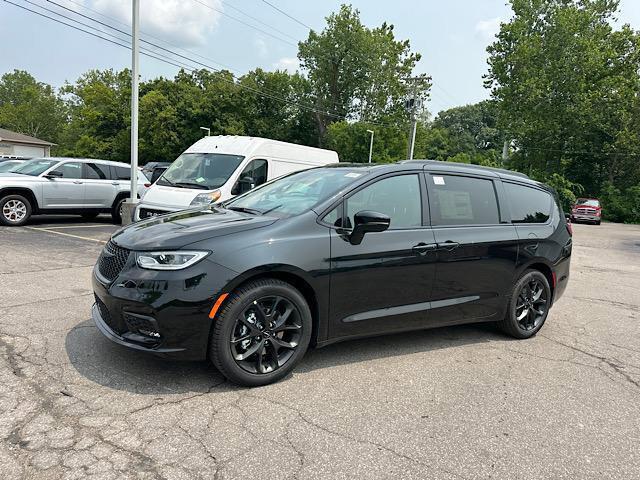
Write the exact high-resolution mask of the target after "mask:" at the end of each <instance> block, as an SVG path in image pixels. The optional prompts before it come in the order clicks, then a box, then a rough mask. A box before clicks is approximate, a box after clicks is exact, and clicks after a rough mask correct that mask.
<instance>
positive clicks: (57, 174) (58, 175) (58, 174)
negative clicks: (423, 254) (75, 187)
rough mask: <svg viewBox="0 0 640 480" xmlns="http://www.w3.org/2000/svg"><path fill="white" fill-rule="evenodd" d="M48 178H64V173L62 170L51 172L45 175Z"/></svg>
mask: <svg viewBox="0 0 640 480" xmlns="http://www.w3.org/2000/svg"><path fill="white" fill-rule="evenodd" d="M45 177H46V178H62V172H61V171H60V170H51V171H50V172H49V173H47V174H46V175H45Z"/></svg>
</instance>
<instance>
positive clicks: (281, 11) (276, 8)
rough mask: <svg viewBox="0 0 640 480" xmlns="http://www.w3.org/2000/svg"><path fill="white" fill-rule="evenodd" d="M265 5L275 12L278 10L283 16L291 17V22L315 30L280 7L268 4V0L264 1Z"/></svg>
mask: <svg viewBox="0 0 640 480" xmlns="http://www.w3.org/2000/svg"><path fill="white" fill-rule="evenodd" d="M262 2H263V3H266V4H267V5H269V6H270V7H271V8H273V9H274V10H277V11H278V12H280V13H281V14H282V15H284V16H286V17H289V18H290V19H291V20H293V21H294V22H296V23H298V24H300V25H302V26H303V27H305V28H308V29H309V30H313V28H311V27H310V26H309V25H307V24H306V23H304V22H302V21H300V20H298V19H297V18H296V17H294V16H292V15H289V14H288V13H287V12H285V11H284V10H281V9H279V8H278V7H276V6H275V5H274V4H273V3H271V2H268V1H267V0H262Z"/></svg>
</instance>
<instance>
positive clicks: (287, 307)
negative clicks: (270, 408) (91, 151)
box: [209, 279, 312, 387]
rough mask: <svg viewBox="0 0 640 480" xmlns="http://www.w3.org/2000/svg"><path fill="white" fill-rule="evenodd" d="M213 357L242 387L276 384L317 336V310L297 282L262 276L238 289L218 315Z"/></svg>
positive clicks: (217, 365)
mask: <svg viewBox="0 0 640 480" xmlns="http://www.w3.org/2000/svg"><path fill="white" fill-rule="evenodd" d="M213 322H214V325H213V329H212V334H211V341H210V349H209V357H210V359H211V361H212V363H213V364H214V365H215V367H216V368H217V369H218V370H219V371H220V372H221V373H222V374H223V375H224V376H225V377H226V378H227V379H229V380H230V381H232V382H233V383H236V384H238V385H243V386H247V387H256V386H260V385H267V384H269V383H273V382H276V381H278V380H280V379H281V378H283V377H284V376H286V375H287V374H288V373H289V372H291V370H293V369H294V368H295V366H296V365H297V364H298V362H299V361H300V359H301V358H302V357H303V356H304V354H305V352H306V351H307V348H308V346H309V340H310V338H311V326H312V320H311V311H310V309H309V305H308V304H307V302H306V300H305V298H304V296H302V294H301V293H300V292H299V291H298V290H297V289H295V288H294V287H293V286H292V285H290V284H288V283H286V282H283V281H281V280H276V279H264V280H257V281H254V282H251V283H248V284H247V285H245V286H242V287H240V288H239V289H237V290H236V291H234V292H232V293H231V294H230V295H229V297H228V298H227V300H225V303H224V304H223V307H222V308H221V310H220V311H219V313H218V314H217V315H216V317H215V318H214V319H213Z"/></svg>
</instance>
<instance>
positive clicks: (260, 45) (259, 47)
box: [253, 37, 269, 58]
mask: <svg viewBox="0 0 640 480" xmlns="http://www.w3.org/2000/svg"><path fill="white" fill-rule="evenodd" d="M253 44H254V46H255V47H256V51H257V52H258V55H259V56H260V57H262V58H264V57H266V56H267V54H268V53H269V49H268V48H267V42H265V41H264V39H263V38H262V37H256V38H255V40H254V41H253Z"/></svg>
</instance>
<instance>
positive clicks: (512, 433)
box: [0, 216, 640, 480]
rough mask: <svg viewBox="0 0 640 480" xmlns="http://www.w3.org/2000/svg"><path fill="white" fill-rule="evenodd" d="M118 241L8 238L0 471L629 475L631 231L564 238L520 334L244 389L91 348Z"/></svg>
mask: <svg viewBox="0 0 640 480" xmlns="http://www.w3.org/2000/svg"><path fill="white" fill-rule="evenodd" d="M116 228H117V227H116V226H114V225H112V224H110V223H109V217H106V216H105V217H104V218H103V217H99V218H98V220H97V221H95V222H91V223H86V224H81V223H78V222H77V217H76V218H64V217H61V218H47V217H44V218H36V219H35V221H34V222H32V223H31V224H30V225H29V226H28V227H22V228H4V227H0V438H1V439H2V441H1V444H0V473H2V477H3V478H8V479H14V478H16V479H17V478H25V479H27V478H29V479H31V478H37V479H56V480H58V479H67V478H69V479H71V478H85V477H90V478H104V479H110V478H114V479H115V478H117V479H127V478H132V479H133V478H144V479H174V478H176V479H178V478H184V479H195V478H216V479H224V478H274V479H275V478H282V479H284V478H298V479H308V478H327V479H339V478H345V479H346V478H349V479H351V478H376V479H377V478H394V479H395V478H403V479H404V478H416V479H418V478H420V479H422V478H462V479H472V478H481V479H485V478H487V479H488V478H498V479H511V478H513V479H538V478H539V479H550V478H553V479H559V478H572V479H576V478H579V479H587V478H593V479H603V478H620V479H630V478H640V454H639V452H640V401H639V400H640V226H631V225H618V224H603V225H602V226H600V227H596V226H590V225H576V226H575V227H574V228H575V235H574V242H575V247H574V254H573V260H572V271H571V276H572V278H571V280H570V284H569V287H568V289H567V292H566V293H565V296H564V297H563V298H562V299H561V300H560V302H559V303H558V304H557V305H556V306H555V307H554V308H553V309H552V311H551V314H550V318H549V319H548V321H547V324H546V325H545V327H544V328H543V330H542V331H541V333H540V334H538V335H537V336H536V337H535V338H533V339H531V340H527V341H518V340H512V339H509V338H507V337H505V336H503V335H501V334H499V333H497V332H496V331H495V330H494V329H493V328H492V327H491V326H487V325H474V326H464V327H455V328H443V329H437V330H430V331H424V332H418V333H414V334H410V335H396V336H387V337H380V338H374V339H367V340H360V341H352V342H348V343H343V344H338V345H333V346H330V347H326V348H324V349H320V350H315V351H311V352H309V353H308V354H307V356H306V358H305V359H304V360H303V362H302V365H301V366H300V367H299V368H298V369H297V370H296V371H295V372H294V374H293V375H292V376H290V377H288V378H287V379H285V380H284V381H282V382H280V383H277V384H275V385H270V386H267V387H262V388H257V389H251V390H249V389H241V388H238V387H235V386H233V385H230V384H228V383H226V382H225V381H224V380H223V378H222V376H221V375H220V374H219V373H217V372H216V370H215V369H214V368H213V367H212V366H211V365H209V364H207V363H204V362H203V363H181V362H171V361H167V360H162V359H158V358H155V357H152V356H147V355H144V354H142V353H139V352H135V351H129V350H127V349H124V348H123V347H120V346H117V345H114V344H112V343H111V342H109V341H108V340H107V339H105V338H103V337H102V335H101V334H100V333H99V332H98V330H97V329H96V328H95V327H94V325H93V324H92V322H91V320H90V307H91V304H92V302H93V297H92V291H91V286H90V274H91V269H92V266H93V264H94V262H95V259H96V258H97V255H98V253H99V251H100V249H101V248H102V245H103V242H104V241H106V240H107V239H108V237H109V235H110V234H111V233H112V232H113V231H115V229H116Z"/></svg>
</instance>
